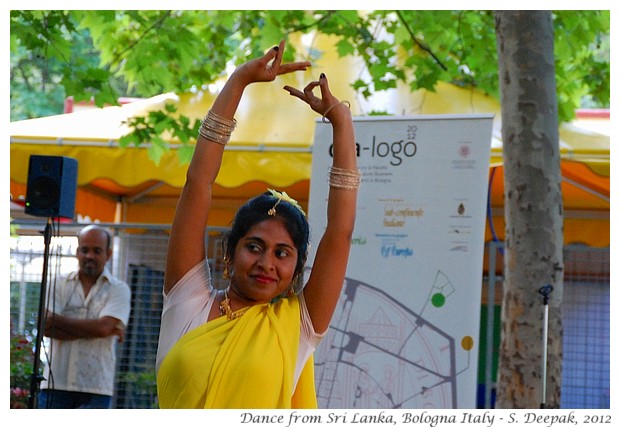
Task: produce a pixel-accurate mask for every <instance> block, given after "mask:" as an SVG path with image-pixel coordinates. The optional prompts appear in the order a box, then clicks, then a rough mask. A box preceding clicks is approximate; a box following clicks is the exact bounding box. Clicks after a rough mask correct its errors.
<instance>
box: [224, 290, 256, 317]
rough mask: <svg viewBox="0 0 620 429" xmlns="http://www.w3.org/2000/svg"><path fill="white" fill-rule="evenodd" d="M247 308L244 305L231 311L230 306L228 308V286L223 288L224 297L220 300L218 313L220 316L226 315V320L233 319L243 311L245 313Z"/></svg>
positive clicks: (241, 314)
mask: <svg viewBox="0 0 620 429" xmlns="http://www.w3.org/2000/svg"><path fill="white" fill-rule="evenodd" d="M248 308H249V307H245V308H242V309H239V310H237V311H233V310H232V308H230V298H228V288H226V289H225V290H224V299H223V300H222V301H221V302H220V315H222V316H223V315H226V318H227V319H228V320H233V319H236V318H237V317H241V316H243V313H245V312H246V311H247V310H248Z"/></svg>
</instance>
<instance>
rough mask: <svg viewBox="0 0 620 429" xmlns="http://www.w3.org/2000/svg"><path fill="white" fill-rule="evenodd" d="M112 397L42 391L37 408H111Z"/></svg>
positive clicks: (64, 391)
mask: <svg viewBox="0 0 620 429" xmlns="http://www.w3.org/2000/svg"><path fill="white" fill-rule="evenodd" d="M111 406H112V397H111V396H107V395H97V394H94V393H84V392H68V391H66V390H51V389H43V390H41V392H40V394H39V404H38V408H55V409H60V408H63V409H64V408H111Z"/></svg>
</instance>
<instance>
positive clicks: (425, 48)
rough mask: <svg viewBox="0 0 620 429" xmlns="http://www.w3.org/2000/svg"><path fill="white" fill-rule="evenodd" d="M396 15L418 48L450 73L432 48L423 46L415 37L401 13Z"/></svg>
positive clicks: (397, 12) (398, 12)
mask: <svg viewBox="0 0 620 429" xmlns="http://www.w3.org/2000/svg"><path fill="white" fill-rule="evenodd" d="M396 15H398V19H399V20H400V22H401V23H402V24H403V26H404V27H405V30H407V33H409V35H410V36H411V39H412V40H413V41H414V42H415V44H416V45H418V47H419V48H420V49H422V50H423V51H425V52H427V53H428V54H429V55H430V56H431V57H433V59H434V60H435V62H436V63H437V65H438V66H439V67H441V68H442V69H443V70H445V71H448V68H447V67H446V66H445V65H443V63H442V62H441V60H440V59H439V58H437V55H435V54H434V53H433V51H431V48H429V47H428V46H426V45H424V44H422V43H421V42H420V41H419V40H418V39H417V38H416V37H415V35H414V34H413V31H411V28H409V25H408V24H407V21H405V18H404V17H403V16H402V14H401V13H400V11H399V10H397V11H396Z"/></svg>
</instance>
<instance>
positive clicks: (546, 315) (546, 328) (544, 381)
mask: <svg viewBox="0 0 620 429" xmlns="http://www.w3.org/2000/svg"><path fill="white" fill-rule="evenodd" d="M552 291H553V286H551V285H546V286H543V287H541V288H540V289H538V292H539V293H540V294H541V295H542V296H543V305H544V316H543V335H542V336H543V343H542V346H543V347H542V350H543V351H542V401H541V402H540V408H541V409H542V408H545V404H546V402H547V342H548V337H549V294H551V292H552Z"/></svg>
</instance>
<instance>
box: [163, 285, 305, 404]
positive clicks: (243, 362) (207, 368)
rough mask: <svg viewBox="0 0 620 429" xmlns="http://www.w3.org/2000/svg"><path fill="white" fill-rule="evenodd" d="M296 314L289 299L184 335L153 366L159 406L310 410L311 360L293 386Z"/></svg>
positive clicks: (293, 300)
mask: <svg viewBox="0 0 620 429" xmlns="http://www.w3.org/2000/svg"><path fill="white" fill-rule="evenodd" d="M299 315H300V310H299V299H298V298H297V297H291V298H287V299H281V300H280V301H278V302H277V303H276V304H263V305H255V306H253V307H251V308H249V309H248V310H247V311H246V312H245V314H244V315H243V316H242V317H239V318H237V319H234V320H228V319H227V318H226V317H219V318H217V319H215V320H212V321H210V322H208V323H205V324H203V325H201V326H200V327H198V328H196V329H194V330H192V331H190V332H188V333H187V334H185V335H184V336H183V337H182V338H181V339H180V340H179V341H178V342H177V343H176V344H175V345H174V346H173V347H172V348H171V349H170V351H169V352H168V354H167V355H166V357H165V358H164V360H163V362H162V364H161V367H160V368H159V372H158V374H157V392H158V397H159V406H160V408H316V407H317V402H316V392H315V388H314V364H313V360H312V358H310V359H309V360H308V362H307V363H306V365H305V367H304V369H303V370H302V373H301V376H300V378H299V381H298V383H297V387H296V388H295V389H294V372H295V364H296V361H297V349H298V346H299V335H300V316H299Z"/></svg>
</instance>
